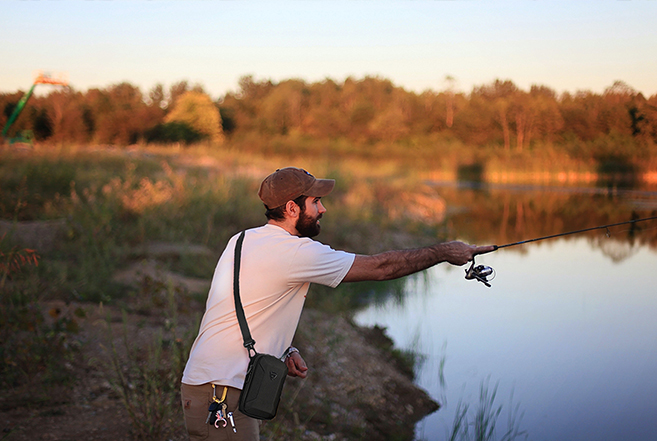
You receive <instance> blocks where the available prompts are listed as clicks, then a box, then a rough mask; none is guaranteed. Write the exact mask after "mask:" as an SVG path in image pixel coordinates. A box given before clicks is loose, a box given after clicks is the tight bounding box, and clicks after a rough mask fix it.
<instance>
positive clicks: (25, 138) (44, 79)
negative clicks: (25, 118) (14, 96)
mask: <svg viewBox="0 0 657 441" xmlns="http://www.w3.org/2000/svg"><path fill="white" fill-rule="evenodd" d="M37 84H54V85H60V86H67V85H68V83H67V82H66V81H65V80H61V79H56V78H52V77H51V76H50V75H47V74H42V73H39V74H38V75H37V77H36V79H35V80H34V84H32V87H30V90H29V91H28V92H27V93H26V94H25V95H23V96H22V97H21V99H20V100H19V101H18V104H17V105H16V108H14V111H13V112H12V113H11V115H10V116H9V119H8V120H7V123H6V124H5V127H4V129H2V138H3V139H8V140H9V143H10V144H11V143H14V142H26V143H29V144H32V141H33V138H34V136H33V135H32V131H31V130H26V131H25V132H24V133H22V134H21V136H19V137H17V138H7V134H8V133H9V129H10V128H11V125H12V124H13V123H14V122H15V121H16V120H17V119H18V116H19V115H20V114H21V112H22V111H23V109H24V108H25V105H26V104H27V101H28V100H29V99H30V97H31V96H32V93H33V92H34V88H35V87H36V85H37Z"/></svg>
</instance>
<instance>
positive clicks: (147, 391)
mask: <svg viewBox="0 0 657 441" xmlns="http://www.w3.org/2000/svg"><path fill="white" fill-rule="evenodd" d="M168 292H169V296H168V300H169V302H168V307H167V308H166V311H167V313H166V319H165V320H164V323H163V326H162V327H161V328H160V329H159V330H157V331H156V332H155V334H154V335H153V336H152V337H151V339H150V340H149V341H147V342H146V343H145V347H144V346H140V345H138V344H135V342H134V341H133V339H134V330H131V329H129V324H128V320H127V318H126V316H125V313H124V318H123V328H122V332H121V341H122V343H123V344H122V347H118V346H117V344H116V343H115V338H114V337H115V336H114V335H113V331H112V325H111V320H109V319H108V320H107V325H108V329H109V330H110V332H109V335H108V337H109V344H108V347H109V349H108V353H109V354H108V355H109V358H110V361H111V369H110V370H107V371H105V375H106V376H107V378H108V380H109V381H110V384H111V385H112V386H113V388H114V390H115V391H116V393H117V394H118V396H119V397H120V398H121V401H122V403H123V405H124V407H125V409H126V410H127V412H128V416H129V418H130V422H131V426H132V435H133V437H134V439H137V440H145V441H158V440H163V439H170V437H171V436H173V435H176V434H180V433H183V432H184V424H183V417H182V412H181V406H180V380H181V377H182V372H183V369H184V367H185V363H186V361H187V355H188V353H189V349H190V347H191V345H192V342H193V339H194V337H195V331H196V327H195V326H191V327H189V328H188V329H187V330H184V328H182V327H181V326H180V324H179V322H178V313H177V309H178V308H177V302H176V299H175V291H174V290H173V289H171V288H170V289H169V291H168Z"/></svg>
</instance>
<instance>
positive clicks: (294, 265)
mask: <svg viewBox="0 0 657 441" xmlns="http://www.w3.org/2000/svg"><path fill="white" fill-rule="evenodd" d="M238 236H239V235H235V236H233V237H232V238H231V239H230V240H229V241H228V245H227V246H226V249H225V250H224V253H223V254H222V256H221V258H220V259H219V263H218V264H217V268H216V269H215V272H214V277H213V278H212V285H211V287H210V293H209V294H208V300H207V304H206V310H205V314H204V316H203V320H202V321H201V326H200V329H199V335H198V337H197V338H196V341H194V344H193V346H192V349H191V351H190V355H189V360H188V361H187V366H186V367H185V372H184V373H183V378H182V382H183V383H185V384H189V385H199V384H205V383H210V382H211V383H214V384H218V385H223V386H232V387H236V388H238V389H241V388H242V386H243V385H244V376H245V374H246V368H247V366H248V364H249V355H248V351H247V349H246V348H244V340H243V338H242V333H241V331H240V327H239V323H238V322H237V316H236V315H235V301H234V297H233V271H234V268H233V265H234V260H235V243H236V242H237V237H238ZM354 257H355V255H354V254H351V253H347V252H344V251H336V250H333V249H332V248H330V247H329V246H326V245H323V244H321V243H319V242H316V241H314V240H312V239H309V238H301V237H298V236H293V235H291V234H290V233H288V232H287V231H286V230H284V229H283V228H280V227H278V226H275V225H271V224H266V225H264V226H262V227H259V228H254V229H251V230H247V231H246V236H245V238H244V244H243V246H242V259H241V266H240V298H241V299H242V305H243V307H244V313H245V315H246V321H247V323H248V325H249V330H250V331H251V336H252V337H253V339H254V340H255V341H256V344H255V349H256V350H257V351H258V352H260V353H265V354H271V355H275V356H277V357H278V356H281V355H283V353H284V352H285V350H286V349H287V348H288V347H289V346H290V344H291V343H292V338H293V337H294V333H295V331H296V329H297V325H298V324H299V317H300V316H301V310H302V309H303V304H304V301H305V299H306V294H307V292H308V288H309V286H310V283H319V284H322V285H326V286H330V287H332V288H335V287H336V286H338V284H340V282H341V281H342V279H344V277H345V276H346V275H347V272H349V269H350V268H351V265H352V264H353V262H354Z"/></svg>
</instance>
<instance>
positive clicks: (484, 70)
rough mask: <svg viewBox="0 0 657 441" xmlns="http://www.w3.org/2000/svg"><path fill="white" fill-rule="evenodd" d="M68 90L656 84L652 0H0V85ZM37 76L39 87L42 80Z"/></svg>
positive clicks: (647, 88)
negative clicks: (59, 81) (498, 82)
mask: <svg viewBox="0 0 657 441" xmlns="http://www.w3.org/2000/svg"><path fill="white" fill-rule="evenodd" d="M37 70H43V71H47V72H52V73H53V74H56V73H59V72H62V73H66V74H67V76H68V80H69V82H70V84H71V85H72V86H73V87H74V88H75V89H77V90H82V91H85V90H87V89H89V88H92V87H101V88H104V87H107V86H109V85H111V84H116V83H119V82H122V81H128V82H130V83H132V84H134V85H136V86H139V87H140V88H141V90H142V92H144V93H147V92H148V90H149V89H151V88H152V87H153V86H154V85H155V84H156V83H162V84H163V85H164V86H165V87H167V88H168V87H169V86H170V85H171V84H173V83H176V82H178V81H181V80H187V81H188V82H189V83H190V84H191V85H193V84H196V83H199V84H201V85H203V87H204V88H205V90H206V91H207V92H208V93H209V94H210V95H211V96H212V97H213V98H214V99H216V98H219V97H220V96H222V95H224V94H225V93H226V92H228V91H236V90H237V88H238V79H239V78H240V77H241V76H243V75H248V74H251V75H253V76H254V77H255V78H256V80H263V79H271V80H272V81H275V82H277V81H281V80H284V79H288V78H301V79H303V80H306V81H308V82H315V81H321V80H323V79H324V78H327V77H328V78H332V79H333V80H335V81H338V82H341V81H344V79H345V78H346V77H348V76H353V77H355V78H357V79H360V78H362V77H364V76H365V75H372V76H380V77H383V78H387V79H390V80H391V81H392V82H393V83H394V84H395V85H397V86H401V87H404V88H406V89H407V90H412V91H416V92H421V91H423V90H426V89H433V90H443V89H445V88H446V82H445V77H446V76H447V75H450V76H452V77H454V78H455V80H456V87H457V89H458V90H460V91H464V92H470V91H471V90H472V88H473V86H480V85H483V84H488V83H490V82H492V81H494V80H495V79H497V78H499V79H503V80H506V79H509V80H512V81H513V82H514V83H515V84H516V85H517V86H519V87H520V88H522V89H524V90H528V89H529V87H530V86H531V85H532V84H539V85H545V86H548V87H551V88H553V89H554V90H556V91H557V92H559V93H560V92H564V91H569V92H575V91H578V90H590V91H593V92H596V93H601V92H603V91H604V89H605V88H607V87H609V86H611V84H612V83H613V82H614V81H615V80H622V81H624V82H626V83H627V84H629V85H630V86H631V87H633V88H634V89H636V90H638V91H640V92H643V94H644V95H645V96H646V97H648V96H651V95H654V94H657V1H655V0H634V1H609V0H595V1H574V0H571V1H529V0H525V1H421V0H416V1H266V2H265V1H209V0H208V1H157V0H156V1H13V0H9V1H2V2H0V91H2V92H14V91H16V90H27V89H28V88H29V87H30V85H31V83H32V80H33V72H35V71H37ZM37 89H45V90H42V93H43V92H46V91H47V90H49V86H40V87H38V88H37Z"/></svg>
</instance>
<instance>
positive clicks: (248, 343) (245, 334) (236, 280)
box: [233, 231, 256, 357]
mask: <svg viewBox="0 0 657 441" xmlns="http://www.w3.org/2000/svg"><path fill="white" fill-rule="evenodd" d="M244 233H245V232H244V231H242V233H241V234H240V237H238V238H237V243H236V244H235V273H234V275H233V294H234V296H235V313H236V314H237V321H238V322H239V324H240V329H241V330H242V338H243V339H244V347H245V348H247V349H248V350H249V357H250V356H251V351H253V352H254V353H256V350H255V348H254V346H255V340H254V339H253V338H252V337H251V331H249V325H248V324H247V323H246V316H245V315H244V308H243V307H242V300H241V299H240V263H241V259H242V244H243V243H244Z"/></svg>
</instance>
